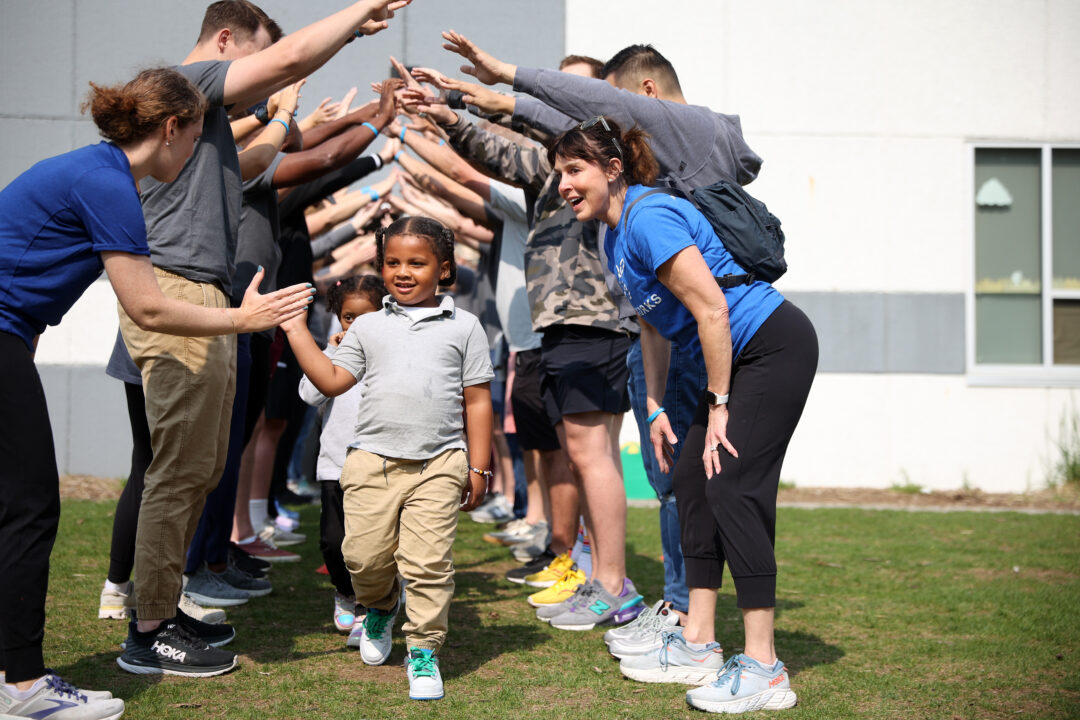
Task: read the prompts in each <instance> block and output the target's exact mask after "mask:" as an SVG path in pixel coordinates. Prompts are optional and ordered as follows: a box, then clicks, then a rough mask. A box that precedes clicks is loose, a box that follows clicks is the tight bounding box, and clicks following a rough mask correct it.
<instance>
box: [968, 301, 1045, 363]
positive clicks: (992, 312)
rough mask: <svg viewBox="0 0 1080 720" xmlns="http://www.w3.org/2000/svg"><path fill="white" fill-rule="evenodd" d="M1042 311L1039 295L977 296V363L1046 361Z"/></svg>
mask: <svg viewBox="0 0 1080 720" xmlns="http://www.w3.org/2000/svg"><path fill="white" fill-rule="evenodd" d="M1041 314H1042V301H1041V300H1040V299H1039V296H1038V295H976V296H975V362H977V363H980V364H981V363H992V364H995V365H997V364H1001V365H1009V364H1022V365H1038V364H1040V363H1042V320H1041Z"/></svg>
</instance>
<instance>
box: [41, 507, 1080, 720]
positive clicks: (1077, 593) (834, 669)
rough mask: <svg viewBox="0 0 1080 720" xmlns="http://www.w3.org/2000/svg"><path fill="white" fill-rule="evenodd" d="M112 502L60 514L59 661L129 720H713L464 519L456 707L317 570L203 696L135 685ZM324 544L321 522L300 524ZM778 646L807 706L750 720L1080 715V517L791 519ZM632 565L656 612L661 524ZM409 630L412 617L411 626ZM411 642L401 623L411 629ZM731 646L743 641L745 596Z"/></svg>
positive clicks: (254, 611) (152, 682)
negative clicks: (513, 580) (417, 687)
mask: <svg viewBox="0 0 1080 720" xmlns="http://www.w3.org/2000/svg"><path fill="white" fill-rule="evenodd" d="M112 507H113V506H112V504H111V503H93V502H65V504H64V513H63V519H62V523H61V528H60V537H59V540H58V542H57V545H56V549H55V551H54V552H53V563H52V577H51V586H50V593H49V604H48V618H49V619H48V626H47V628H46V661H47V663H49V664H51V665H52V666H53V667H55V668H56V669H57V670H58V672H60V673H61V674H63V675H65V676H67V677H69V678H70V679H72V680H74V681H75V682H76V683H78V684H81V685H83V686H85V687H90V688H95V689H110V690H112V691H113V692H114V693H115V694H116V695H118V696H120V697H123V698H124V699H125V700H126V701H127V705H128V711H127V713H126V715H125V717H126V718H132V719H136V718H155V720H157V719H164V718H188V719H194V718H230V719H231V718H258V719H260V720H263V719H266V718H275V719H276V718H305V720H306V719H315V718H369V719H371V720H376V719H378V718H393V719H395V720H398V719H402V718H420V717H423V718H481V717H482V718H485V719H490V718H539V719H541V720H547V719H549V718H551V719H554V718H589V719H590V720H591V719H593V718H597V719H599V718H620V719H621V718H642V719H644V718H649V719H650V720H653V719H656V718H703V717H706V716H705V715H704V714H702V713H699V712H692V711H690V710H688V709H687V708H686V705H685V703H684V701H683V694H684V692H685V688H683V687H680V686H674V685H639V684H636V683H633V682H631V681H628V680H624V679H622V677H621V676H620V674H619V670H618V665H617V663H616V662H615V661H614V660H613V659H612V658H611V657H610V656H608V655H607V653H606V652H605V651H604V646H603V642H602V641H601V639H600V632H599V631H594V632H586V633H566V632H560V631H557V630H552V629H551V628H549V627H548V626H546V625H544V624H542V623H540V622H538V621H536V620H535V619H534V617H533V613H532V610H531V608H529V607H528V605H527V604H526V603H525V602H524V599H523V597H524V593H523V591H522V590H521V588H520V587H518V586H513V585H510V584H509V583H506V582H504V581H503V580H502V579H501V575H502V573H503V571H505V570H506V569H508V568H509V567H511V566H512V565H513V563H512V561H511V559H510V558H509V554H508V553H507V552H506V551H505V550H503V549H501V548H498V547H496V546H493V545H488V544H486V543H483V542H481V540H480V536H481V534H482V533H483V531H484V529H485V527H484V526H480V525H477V524H476V523H473V522H471V521H469V520H468V519H463V521H462V523H461V526H460V533H459V537H458V544H457V552H456V559H457V569H458V573H457V595H456V598H455V602H454V605H453V608H452V610H451V629H450V638H449V641H448V644H447V647H445V648H444V649H443V653H442V668H443V674H444V677H445V679H446V687H447V697H446V699H445V700H443V701H441V702H438V703H417V702H411V701H409V700H408V699H407V683H406V680H405V673H404V670H403V669H402V667H401V665H400V663H401V662H402V658H403V657H404V648H403V646H402V642H401V639H400V633H399V632H398V630H397V629H395V633H396V635H397V636H398V637H397V639H396V641H395V644H394V651H393V653H392V655H391V656H390V662H389V663H388V664H387V665H386V666H383V667H377V668H374V667H366V666H364V665H363V664H362V663H361V662H360V659H359V658H358V657H357V655H356V654H355V652H352V651H349V652H347V651H346V650H345V648H344V636H343V635H341V634H338V633H336V632H334V631H333V628H332V625H331V623H330V606H331V590H330V589H329V586H328V585H327V584H326V579H325V577H324V576H321V575H316V574H315V573H314V572H313V571H314V568H315V567H316V566H317V565H319V564H320V563H321V560H320V559H319V553H318V547H317V540H316V539H315V538H314V537H311V538H310V539H309V541H308V542H307V543H306V544H305V545H304V546H302V547H301V553H302V554H303V556H304V561H303V562H301V563H297V564H296V565H294V566H291V567H290V566H281V567H277V568H275V569H274V571H273V573H272V578H271V579H272V580H273V581H274V593H273V594H272V595H270V596H269V597H266V598H262V599H258V600H254V601H253V602H251V603H250V604H249V605H248V606H244V607H242V608H236V609H234V610H233V611H232V612H231V613H230V619H231V621H232V622H233V623H234V624H235V625H236V627H237V630H238V632H239V637H238V639H237V640H236V641H235V642H234V643H233V644H232V645H231V646H230V647H231V649H233V650H235V651H236V652H239V653H241V655H242V657H241V666H240V668H239V670H237V671H235V672H233V673H230V674H228V675H225V676H221V677H218V678H210V679H204V680H195V679H183V678H176V677H166V678H162V677H146V676H134V675H129V674H127V673H124V672H123V671H121V670H119V669H118V667H117V666H116V664H115V659H116V656H117V654H118V653H119V647H118V645H119V643H120V641H121V640H122V639H123V638H124V634H125V630H124V627H123V625H122V624H121V623H119V622H116V621H105V620H97V619H96V617H97V616H96V606H97V598H98V592H99V591H100V589H101V583H102V581H103V579H104V575H105V571H106V567H107V555H108V541H109V532H110V528H111V522H112V519H111V511H112ZM303 519H304V527H305V529H306V530H307V531H308V532H309V533H311V534H312V535H314V534H315V533H316V532H317V530H316V528H317V511H315V510H313V509H308V510H305V512H304V516H303ZM778 527H779V530H778V535H777V548H778V560H779V564H780V578H779V588H780V591H779V597H780V599H779V607H778V609H777V628H778V629H777V633H776V643H777V649H778V652H779V653H780V656H781V658H782V659H783V660H784V661H785V663H786V664H787V665H788V667H789V668H791V671H792V686H793V688H794V689H795V691H796V692H797V693H798V695H799V705H798V706H797V707H796V708H795V709H793V710H789V711H784V712H783V713H781V714H779V715H777V714H762V713H758V714H756V715H750V717H758V718H763V717H782V718H791V719H792V720H796V719H801V718H852V717H864V718H965V719H966V718H1016V717H1031V718H1066V717H1080V679H1078V675H1077V669H1076V665H1077V660H1078V659H1080V517H1075V516H1056V515H1044V516H1027V515H1020V514H1015V513H1000V514H977V513H965V512H958V513H948V514H939V513H909V512H894V511H862V510H799V509H781V510H780V511H779V524H778ZM628 535H629V538H630V540H629V543H628V564H629V571H630V575H631V577H632V578H633V579H634V581H635V583H637V585H638V588H639V590H641V591H642V592H643V593H644V594H645V596H646V598H647V599H648V600H655V599H656V598H657V597H658V596H659V594H660V592H661V590H662V587H663V571H662V564H661V559H660V541H659V535H658V530H657V521H656V510H647V509H631V510H630V517H629V531H628ZM399 622H400V620H399ZM399 626H400V625H399ZM717 631H718V637H719V639H720V640H721V642H723V643H724V645H725V649H726V650H727V651H728V652H730V651H733V650H735V649H736V648H738V646H739V644H740V642H741V637H742V632H741V625H740V622H739V614H738V610H737V609H736V608H735V598H734V593H733V589H732V587H731V584H730V580H729V581H727V582H725V587H724V589H723V590H722V591H721V597H720V602H719V608H718V611H717Z"/></svg>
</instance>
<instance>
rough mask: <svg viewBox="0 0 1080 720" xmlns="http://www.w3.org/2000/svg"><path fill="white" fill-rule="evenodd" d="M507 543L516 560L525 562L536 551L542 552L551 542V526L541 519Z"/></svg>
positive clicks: (533, 555) (534, 554)
mask: <svg viewBox="0 0 1080 720" xmlns="http://www.w3.org/2000/svg"><path fill="white" fill-rule="evenodd" d="M508 544H509V546H510V552H511V553H513V555H514V558H515V559H516V560H517V561H518V562H525V561H526V560H528V559H529V558H531V557H535V556H536V555H537V554H538V553H542V552H544V549H545V548H546V547H547V546H548V545H550V544H551V526H549V525H548V524H547V522H546V521H544V520H541V521H540V522H538V523H536V524H535V525H533V526H531V527H530V528H529V530H528V531H527V532H526V533H524V534H523V535H521V536H520V537H519V539H517V540H516V541H514V542H509V543H508Z"/></svg>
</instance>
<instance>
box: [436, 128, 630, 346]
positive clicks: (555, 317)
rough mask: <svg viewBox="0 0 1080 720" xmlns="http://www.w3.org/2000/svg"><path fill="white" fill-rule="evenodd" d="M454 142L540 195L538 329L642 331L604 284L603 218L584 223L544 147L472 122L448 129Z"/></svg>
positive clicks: (536, 216) (534, 244)
mask: <svg viewBox="0 0 1080 720" xmlns="http://www.w3.org/2000/svg"><path fill="white" fill-rule="evenodd" d="M443 129H444V130H446V131H447V134H448V136H449V138H450V144H451V145H452V146H453V147H454V149H455V150H457V151H458V152H459V153H460V154H461V155H462V157H464V158H466V159H468V160H470V161H472V162H473V163H474V164H476V165H477V166H478V167H480V168H482V169H483V170H484V171H486V172H487V173H488V174H490V175H492V176H494V177H498V178H500V179H502V180H503V181H505V182H508V183H510V184H511V185H516V186H518V187H521V188H523V189H524V190H525V193H526V194H527V195H531V196H533V197H535V198H536V202H535V204H534V206H533V214H532V217H531V218H530V225H531V227H530V229H529V237H528V240H527V241H526V247H525V287H526V291H527V292H528V295H529V305H530V307H531V310H532V323H533V329H534V330H536V331H537V332H541V331H542V330H543V329H544V328H546V327H550V326H552V325H584V326H587V327H596V328H603V329H605V330H621V331H626V332H631V333H634V334H636V333H637V332H638V325H637V320H636V319H634V318H621V319H620V318H619V309H618V307H617V306H616V304H615V301H614V300H613V299H612V297H611V294H610V293H609V292H608V289H607V286H606V285H605V283H604V269H603V265H602V263H601V261H600V250H599V248H598V246H597V243H598V233H597V226H598V223H596V222H589V223H581V222H578V221H577V218H576V217H574V212H573V210H572V209H571V208H570V206H569V205H568V204H567V203H566V201H565V200H563V199H562V197H561V196H560V195H559V175H558V173H556V172H555V171H554V169H553V168H552V167H551V163H550V162H548V159H547V152H546V151H545V150H543V149H542V148H530V147H523V146H521V145H519V144H517V143H515V142H513V141H512V140H507V139H506V138H503V137H500V136H499V135H496V134H495V133H492V132H488V131H486V130H482V129H481V128H478V127H476V126H475V125H474V124H472V123H470V122H468V121H467V120H464V119H460V120H458V122H457V123H455V124H453V125H450V126H444V128H443Z"/></svg>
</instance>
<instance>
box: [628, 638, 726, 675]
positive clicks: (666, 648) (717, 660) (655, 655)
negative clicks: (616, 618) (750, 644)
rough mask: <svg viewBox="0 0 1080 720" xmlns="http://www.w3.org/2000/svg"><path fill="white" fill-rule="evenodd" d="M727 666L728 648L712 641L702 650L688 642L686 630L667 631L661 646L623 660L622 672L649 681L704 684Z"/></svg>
mask: <svg viewBox="0 0 1080 720" xmlns="http://www.w3.org/2000/svg"><path fill="white" fill-rule="evenodd" d="M722 667H724V650H723V648H721V647H720V643H715V642H711V643H709V644H708V645H706V646H705V647H704V648H703V649H701V650H695V649H694V648H692V647H690V646H689V645H687V644H686V640H684V639H683V636H682V633H678V632H671V631H668V632H666V633H664V634H663V638H662V640H661V642H660V647H659V648H657V649H656V650H653V651H652V652H651V653H647V654H645V655H630V656H628V657H625V658H623V659H622V661H620V662H619V672H621V673H622V674H623V675H625V676H626V677H628V678H630V679H631V680H637V681H638V682H647V683H682V684H684V685H704V684H705V683H707V682H709V681H710V680H713V679H714V678H715V677H716V673H717V672H718V671H719V670H720V668H722Z"/></svg>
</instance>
